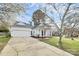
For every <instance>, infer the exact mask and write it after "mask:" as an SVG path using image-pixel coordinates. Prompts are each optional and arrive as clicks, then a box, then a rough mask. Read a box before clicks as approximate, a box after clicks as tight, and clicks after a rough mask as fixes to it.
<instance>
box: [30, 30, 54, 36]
mask: <svg viewBox="0 0 79 59" xmlns="http://www.w3.org/2000/svg"><path fill="white" fill-rule="evenodd" d="M42 31H43V35H42ZM32 33H33V34H32V36H35V37H51V36H52V31H51V30H41V29H40V30H39V29H34V30H33V31H32Z"/></svg>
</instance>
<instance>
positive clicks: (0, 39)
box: [0, 35, 10, 52]
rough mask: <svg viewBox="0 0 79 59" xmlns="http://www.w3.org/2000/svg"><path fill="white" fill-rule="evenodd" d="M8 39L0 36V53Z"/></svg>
mask: <svg viewBox="0 0 79 59" xmlns="http://www.w3.org/2000/svg"><path fill="white" fill-rule="evenodd" d="M9 39H10V37H9V36H5V35H4V36H0V52H1V50H2V49H3V48H4V46H5V45H6V44H7V42H8V41H9Z"/></svg>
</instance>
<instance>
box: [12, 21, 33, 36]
mask: <svg viewBox="0 0 79 59" xmlns="http://www.w3.org/2000/svg"><path fill="white" fill-rule="evenodd" d="M31 27H32V26H30V24H26V23H23V22H16V23H15V24H14V25H13V26H11V28H10V33H11V36H12V37H28V36H31Z"/></svg>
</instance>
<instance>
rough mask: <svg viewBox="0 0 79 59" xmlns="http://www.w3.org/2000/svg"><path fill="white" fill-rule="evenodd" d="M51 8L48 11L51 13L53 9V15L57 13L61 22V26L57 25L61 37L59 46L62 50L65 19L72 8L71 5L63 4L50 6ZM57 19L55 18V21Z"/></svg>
mask: <svg viewBox="0 0 79 59" xmlns="http://www.w3.org/2000/svg"><path fill="white" fill-rule="evenodd" d="M48 5H50V6H51V7H50V8H49V9H47V11H49V10H50V9H51V14H52V15H53V14H54V13H55V12H56V14H57V15H58V16H59V17H58V19H59V20H60V26H58V25H57V23H55V24H56V25H57V27H58V29H59V31H60V36H59V42H58V45H59V46H60V48H62V37H63V31H64V30H63V25H64V21H65V17H66V16H67V15H68V12H69V11H70V7H71V5H72V4H71V3H67V4H66V3H63V4H52V3H51V4H50V3H49V4H48ZM55 19H56V18H54V20H55Z"/></svg>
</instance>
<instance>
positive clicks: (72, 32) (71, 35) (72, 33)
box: [71, 30, 74, 40]
mask: <svg viewBox="0 0 79 59" xmlns="http://www.w3.org/2000/svg"><path fill="white" fill-rule="evenodd" d="M71 40H74V38H73V30H72V31H71Z"/></svg>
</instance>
